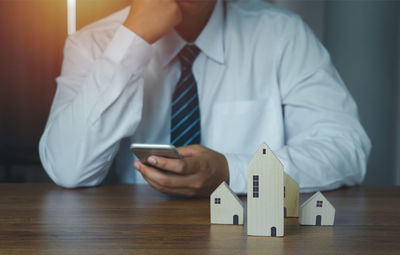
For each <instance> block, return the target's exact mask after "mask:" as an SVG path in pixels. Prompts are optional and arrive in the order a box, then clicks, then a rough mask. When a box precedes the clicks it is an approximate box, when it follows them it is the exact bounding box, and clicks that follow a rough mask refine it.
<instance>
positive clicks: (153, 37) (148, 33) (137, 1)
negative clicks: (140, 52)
mask: <svg viewBox="0 0 400 255" xmlns="http://www.w3.org/2000/svg"><path fill="white" fill-rule="evenodd" d="M181 21H182V12H181V10H180V7H179V5H178V4H177V3H176V2H175V0H133V2H132V4H131V11H130V13H129V16H128V18H127V19H126V21H125V23H124V26H126V27H127V28H129V29H130V30H132V31H133V32H135V33H136V34H137V35H138V36H140V37H141V38H143V39H144V40H146V41H147V42H148V43H150V44H152V43H154V42H156V41H157V40H158V39H160V38H161V37H162V36H164V35H165V34H167V33H168V32H169V31H170V30H171V29H172V28H174V27H175V26H176V25H178V24H179V23H180V22H181Z"/></svg>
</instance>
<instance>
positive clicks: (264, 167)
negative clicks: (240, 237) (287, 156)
mask: <svg viewBox="0 0 400 255" xmlns="http://www.w3.org/2000/svg"><path fill="white" fill-rule="evenodd" d="M283 176H284V171H283V165H282V164H281V162H280V161H279V160H278V158H277V157H276V156H275V155H274V153H273V152H272V150H271V149H270V148H269V147H268V145H266V144H265V143H264V144H262V145H261V146H260V148H259V149H258V150H257V152H256V154H255V155H254V156H253V158H252V160H251V161H250V163H249V166H248V179H247V182H248V185H247V223H248V224H247V234H248V235H254V236H283V233H284V229H283V223H284V222H283V220H284V219H283V216H284V206H283V195H284V192H283V181H284V177H283Z"/></svg>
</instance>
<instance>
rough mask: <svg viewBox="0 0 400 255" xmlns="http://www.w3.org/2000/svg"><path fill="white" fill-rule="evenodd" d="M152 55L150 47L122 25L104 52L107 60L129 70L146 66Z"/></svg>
mask: <svg viewBox="0 0 400 255" xmlns="http://www.w3.org/2000/svg"><path fill="white" fill-rule="evenodd" d="M152 54H153V48H152V47H151V45H150V44H149V43H148V42H146V41H145V40H143V39H142V38H141V37H140V36H138V35H137V34H135V33H134V32H132V31H131V30H130V29H128V28H126V27H125V26H123V25H121V26H120V27H119V28H118V29H117V31H116V32H115V34H114V37H113V39H112V40H111V42H110V44H109V45H108V47H107V48H106V50H105V52H104V55H105V56H106V57H107V58H108V59H110V60H111V61H113V62H114V63H117V64H120V65H122V66H125V67H128V68H129V69H131V70H136V69H137V68H143V66H145V65H147V64H148V62H149V61H150V59H151V57H152Z"/></svg>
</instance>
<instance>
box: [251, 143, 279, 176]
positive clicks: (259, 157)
mask: <svg viewBox="0 0 400 255" xmlns="http://www.w3.org/2000/svg"><path fill="white" fill-rule="evenodd" d="M264 150H265V152H266V154H264ZM256 162H262V163H263V165H264V166H265V167H270V166H271V165H278V166H279V167H280V168H281V169H282V170H283V165H282V163H281V162H280V161H279V159H278V158H277V157H276V156H275V154H274V153H273V152H272V150H271V148H270V147H269V146H268V145H267V144H266V143H262V144H261V146H260V147H259V148H258V150H257V152H256V153H255V154H254V156H253V158H252V159H251V160H250V163H249V165H248V168H249V171H251V170H252V169H254V167H256V166H258V165H259V164H258V163H256Z"/></svg>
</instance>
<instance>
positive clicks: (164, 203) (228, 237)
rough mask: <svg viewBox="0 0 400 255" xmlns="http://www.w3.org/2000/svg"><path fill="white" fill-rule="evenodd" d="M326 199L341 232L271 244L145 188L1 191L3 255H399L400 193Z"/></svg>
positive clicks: (288, 232) (359, 190)
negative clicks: (334, 212)
mask: <svg viewBox="0 0 400 255" xmlns="http://www.w3.org/2000/svg"><path fill="white" fill-rule="evenodd" d="M310 195H311V194H301V196H300V197H301V201H304V200H305V199H307V198H308V197H309V196H310ZM324 195H325V196H326V197H327V198H328V199H329V200H330V202H331V203H332V204H333V205H334V206H335V207H336V219H335V226H333V227H313V226H299V225H298V220H297V218H289V219H285V237H283V238H277V237H275V238H273V237H252V236H247V235H246V228H245V227H243V226H232V225H211V224H210V212H209V200H208V199H182V198H175V197H169V196H166V195H163V194H161V193H158V192H157V191H154V190H153V189H151V188H150V187H148V186H147V185H116V186H102V187H97V188H90V189H77V190H66V189H62V188H59V187H57V186H55V185H51V184H0V254H10V255H11V254H189V255H195V254H202V255H204V254H267V253H268V254H352V253H355V254H361V253H362V254H400V187H374V188H373V187H370V188H365V187H356V188H347V189H341V190H337V191H332V192H324ZM242 199H243V200H244V201H245V198H244V197H243V198H242ZM245 226H246V225H245Z"/></svg>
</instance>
